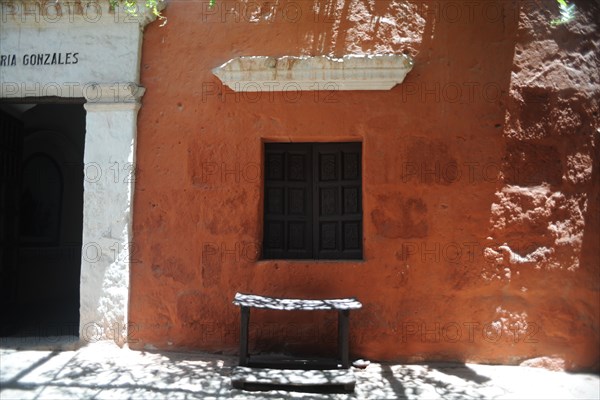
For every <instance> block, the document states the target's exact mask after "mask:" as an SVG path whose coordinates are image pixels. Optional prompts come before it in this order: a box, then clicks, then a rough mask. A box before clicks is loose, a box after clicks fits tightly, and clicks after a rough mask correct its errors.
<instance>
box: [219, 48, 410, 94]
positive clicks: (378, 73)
mask: <svg viewBox="0 0 600 400" xmlns="http://www.w3.org/2000/svg"><path fill="white" fill-rule="evenodd" d="M412 67H413V61H412V59H411V58H410V57H409V56H407V55H404V54H380V55H360V56H356V55H349V56H344V57H343V58H331V57H328V56H317V57H292V56H284V57H279V58H276V57H262V56H253V57H238V58H234V59H231V60H229V61H227V62H226V63H225V64H223V65H221V66H219V67H217V68H214V69H213V70H212V72H213V74H215V75H216V76H217V77H218V78H219V79H220V80H221V81H222V82H223V84H224V85H226V86H228V87H229V88H230V89H232V90H233V91H235V92H273V91H275V92H280V91H296V90H303V91H304V90H308V91H311V90H389V89H391V88H393V87H394V86H396V85H397V84H399V83H402V81H403V80H404V77H405V76H406V74H408V72H409V71H410V70H411V69H412Z"/></svg>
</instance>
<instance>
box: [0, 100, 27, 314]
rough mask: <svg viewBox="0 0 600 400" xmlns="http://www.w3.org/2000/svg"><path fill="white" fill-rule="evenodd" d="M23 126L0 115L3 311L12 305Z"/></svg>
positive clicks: (0, 231)
mask: <svg viewBox="0 0 600 400" xmlns="http://www.w3.org/2000/svg"><path fill="white" fill-rule="evenodd" d="M22 149H23V124H22V123H21V121H19V120H17V119H15V118H13V117H12V116H10V115H8V114H6V113H5V112H2V111H0V277H1V279H2V283H1V285H2V290H1V295H0V296H2V297H1V299H2V305H3V307H8V308H10V305H11V304H13V303H14V302H15V301H16V277H17V256H18V240H19V223H18V222H19V218H18V215H19V198H20V176H21V172H20V170H21V153H22Z"/></svg>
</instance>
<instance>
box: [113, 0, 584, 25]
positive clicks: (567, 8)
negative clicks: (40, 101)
mask: <svg viewBox="0 0 600 400" xmlns="http://www.w3.org/2000/svg"><path fill="white" fill-rule="evenodd" d="M109 1H110V5H111V7H116V6H117V5H118V4H119V3H122V4H123V6H124V8H125V12H127V13H129V14H130V15H134V16H137V11H138V5H137V4H138V0H109ZM143 1H144V2H145V4H146V7H147V8H148V9H149V10H150V11H152V14H154V15H155V16H156V17H157V18H158V19H162V20H163V23H162V24H161V25H160V26H163V25H165V24H166V23H167V19H166V18H165V17H164V16H163V15H162V14H161V13H160V11H159V9H158V4H159V3H160V2H162V1H163V0H143ZM216 1H217V0H209V7H210V8H212V7H214V6H215V4H216ZM556 1H557V3H558V7H559V8H560V18H556V19H553V20H552V21H550V24H551V25H553V26H557V25H562V24H567V23H569V22H571V21H573V20H574V19H575V4H569V3H567V1H566V0H556Z"/></svg>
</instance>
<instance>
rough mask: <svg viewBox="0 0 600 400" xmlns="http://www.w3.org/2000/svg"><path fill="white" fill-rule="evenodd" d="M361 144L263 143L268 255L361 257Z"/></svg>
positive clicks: (265, 243)
mask: <svg viewBox="0 0 600 400" xmlns="http://www.w3.org/2000/svg"><path fill="white" fill-rule="evenodd" d="M361 158H362V157H361V144H360V143H267V144H265V193H264V199H265V204H264V216H265V218H264V240H263V258H264V259H362V199H361V192H362V184H361V175H362V174H361Z"/></svg>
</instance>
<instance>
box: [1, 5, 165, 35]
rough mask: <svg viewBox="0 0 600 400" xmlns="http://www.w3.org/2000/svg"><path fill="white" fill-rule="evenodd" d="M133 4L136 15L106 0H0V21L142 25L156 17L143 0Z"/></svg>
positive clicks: (42, 25) (8, 23) (7, 23)
mask: <svg viewBox="0 0 600 400" xmlns="http://www.w3.org/2000/svg"><path fill="white" fill-rule="evenodd" d="M137 7H138V10H137V12H136V13H135V14H136V15H132V14H130V13H127V12H126V11H125V8H124V6H123V4H122V3H119V6H118V7H116V8H112V7H111V6H110V2H109V0H86V1H80V0H56V1H54V0H0V21H2V24H3V25H5V27H6V28H10V27H11V26H28V27H38V28H53V27H57V28H60V27H64V26H66V25H70V26H77V25H87V24H112V25H114V24H139V25H140V27H142V28H143V27H144V26H146V25H147V24H149V23H150V22H152V21H154V20H155V19H156V16H155V15H154V14H153V13H152V11H151V10H150V9H148V8H147V7H146V5H145V2H144V1H143V0H142V1H138V3H137ZM164 8H165V1H160V2H159V3H158V9H159V10H163V9H164Z"/></svg>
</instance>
